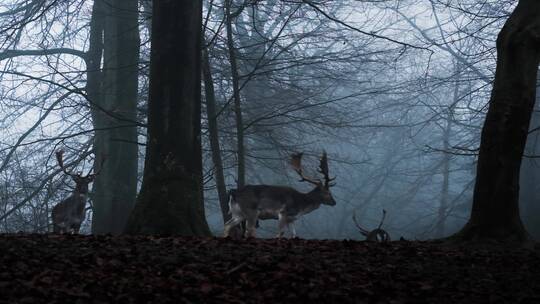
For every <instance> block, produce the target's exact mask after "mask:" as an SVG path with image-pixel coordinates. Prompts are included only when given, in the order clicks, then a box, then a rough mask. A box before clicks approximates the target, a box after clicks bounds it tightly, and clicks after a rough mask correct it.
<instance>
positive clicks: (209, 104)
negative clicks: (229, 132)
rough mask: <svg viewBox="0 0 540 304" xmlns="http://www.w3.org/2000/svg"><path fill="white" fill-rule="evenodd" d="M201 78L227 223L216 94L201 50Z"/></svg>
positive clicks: (226, 203)
mask: <svg viewBox="0 0 540 304" xmlns="http://www.w3.org/2000/svg"><path fill="white" fill-rule="evenodd" d="M202 65H203V76H204V90H205V101H206V116H207V118H208V137H209V139H210V150H211V152H212V162H213V163H214V176H215V178H216V188H217V191H218V199H219V206H220V207H221V215H222V217H223V222H224V223H225V222H227V221H228V220H229V219H230V218H231V215H230V214H229V199H228V198H229V196H228V195H227V188H226V186H225V176H224V174H223V161H222V159H221V148H220V145H219V128H218V122H217V113H216V112H217V111H216V94H215V92H214V80H213V79H212V71H211V69H210V58H209V57H208V51H207V50H203V61H202Z"/></svg>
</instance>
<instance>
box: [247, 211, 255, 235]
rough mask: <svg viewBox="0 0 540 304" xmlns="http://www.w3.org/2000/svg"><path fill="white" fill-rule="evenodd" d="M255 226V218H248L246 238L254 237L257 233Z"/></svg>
mask: <svg viewBox="0 0 540 304" xmlns="http://www.w3.org/2000/svg"><path fill="white" fill-rule="evenodd" d="M255 225H257V216H254V217H248V218H247V220H246V237H252V238H254V237H255V234H256V231H257V228H255Z"/></svg>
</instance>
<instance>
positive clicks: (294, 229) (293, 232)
mask: <svg viewBox="0 0 540 304" xmlns="http://www.w3.org/2000/svg"><path fill="white" fill-rule="evenodd" d="M289 228H291V232H292V237H293V238H295V237H296V228H295V227H294V221H291V222H290V223H289Z"/></svg>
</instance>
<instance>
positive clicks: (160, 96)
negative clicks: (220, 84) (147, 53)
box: [126, 0, 210, 236]
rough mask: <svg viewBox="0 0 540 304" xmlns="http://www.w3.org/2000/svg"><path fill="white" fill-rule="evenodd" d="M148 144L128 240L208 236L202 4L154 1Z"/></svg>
mask: <svg viewBox="0 0 540 304" xmlns="http://www.w3.org/2000/svg"><path fill="white" fill-rule="evenodd" d="M152 16H153V17H152V38H151V40H152V50H151V59H150V93H149V94H150V95H149V101H148V142H147V146H146V159H145V169H144V176H143V183H142V188H141V191H140V193H139V196H138V198H137V204H136V205H135V208H134V210H133V212H132V214H131V216H130V218H129V221H128V225H127V228H126V232H127V233H132V234H169V235H184V236H209V235H210V230H209V228H208V224H207V223H206V219H205V216H204V205H203V189H202V154H201V91H200V90H201V28H202V1H200V0H197V1H193V0H191V1H187V0H184V1H178V0H161V1H154V3H153V14H152Z"/></svg>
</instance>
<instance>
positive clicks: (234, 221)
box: [223, 217, 244, 237]
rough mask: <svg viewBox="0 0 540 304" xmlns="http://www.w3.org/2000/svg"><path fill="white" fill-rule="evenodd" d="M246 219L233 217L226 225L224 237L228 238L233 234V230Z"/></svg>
mask: <svg viewBox="0 0 540 304" xmlns="http://www.w3.org/2000/svg"><path fill="white" fill-rule="evenodd" d="M243 220H244V219H243V218H241V217H233V218H231V219H230V220H228V221H227V223H225V229H224V232H223V236H224V237H228V236H229V235H230V233H231V229H232V228H234V227H236V226H237V225H238V224H240V223H241V222H242V221H243Z"/></svg>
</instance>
